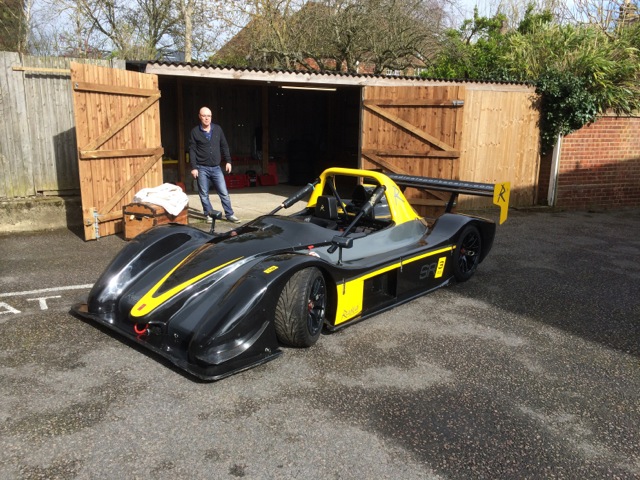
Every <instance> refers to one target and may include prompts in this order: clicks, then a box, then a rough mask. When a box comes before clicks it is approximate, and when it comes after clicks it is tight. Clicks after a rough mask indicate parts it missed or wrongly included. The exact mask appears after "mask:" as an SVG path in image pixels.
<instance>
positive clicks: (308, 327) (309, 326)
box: [275, 267, 327, 347]
mask: <svg viewBox="0 0 640 480" xmlns="http://www.w3.org/2000/svg"><path fill="white" fill-rule="evenodd" d="M326 311H327V285H326V283H325V281H324V277H323V276H322V273H321V272H320V270H318V269H317V268H315V267H311V268H305V269H304V270H300V271H299V272H296V273H295V274H294V275H293V276H292V277H291V278H290V279H289V281H288V282H287V284H286V285H285V286H284V288H283V289H282V293H281V294H280V298H279V299H278V304H277V306H276V315H275V327H276V334H277V335H278V340H280V342H282V343H284V344H286V345H290V346H292V347H310V346H311V345H313V344H315V343H316V342H317V341H318V338H319V337H320V332H321V331H322V326H323V325H324V319H325V315H326Z"/></svg>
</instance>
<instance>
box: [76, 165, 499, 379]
mask: <svg viewBox="0 0 640 480" xmlns="http://www.w3.org/2000/svg"><path fill="white" fill-rule="evenodd" d="M339 175H346V176H350V177H354V178H358V179H360V180H362V179H365V180H366V181H367V182H370V183H371V184H372V186H373V187H376V186H377V187H378V189H377V190H376V191H377V192H378V193H379V197H380V198H379V199H378V200H380V201H379V202H374V201H373V200H372V201H371V202H370V203H369V204H368V205H369V207H366V208H364V209H363V210H362V211H365V213H366V215H365V214H363V213H362V211H361V207H357V208H355V209H354V208H352V209H351V210H352V211H351V212H349V209H348V208H347V207H348V204H349V202H348V201H344V200H342V199H341V198H340V197H339V195H338V193H337V192H335V189H334V187H333V183H334V182H335V177H336V176H339ZM412 178H418V177H412ZM328 187H331V188H332V189H334V192H335V196H336V197H338V199H339V205H340V207H339V214H338V218H337V219H336V220H335V221H333V223H335V225H333V224H332V225H331V226H330V227H328V226H327V224H323V223H321V222H319V223H320V224H316V223H314V221H315V219H316V215H315V212H316V208H317V206H318V205H319V204H320V200H321V198H320V197H322V196H323V195H322V194H323V193H324V192H325V191H326V189H327V188H328ZM306 188H307V193H311V196H310V198H309V201H308V206H307V208H306V209H305V210H303V211H302V212H298V213H296V214H294V215H290V216H282V215H277V214H276V212H275V211H274V212H273V214H270V215H265V216H262V217H259V218H257V219H255V220H253V221H251V222H249V223H247V224H245V225H243V226H241V227H239V228H237V229H235V230H233V231H231V232H229V233H227V234H224V235H212V234H209V233H206V232H203V231H201V230H199V229H197V228H195V227H189V226H184V225H177V224H171V225H163V226H159V227H155V228H153V229H151V230H149V231H147V232H146V233H144V234H142V235H139V236H138V237H136V238H135V239H134V240H132V241H131V242H130V243H129V244H127V245H126V246H125V247H124V248H123V250H122V251H121V252H120V253H119V254H118V255H117V256H116V257H115V258H114V259H113V261H112V262H111V264H110V265H109V266H108V267H107V269H106V270H105V271H104V272H103V273H102V275H101V276H100V278H99V279H98V280H97V282H96V283H95V285H94V286H93V288H92V289H91V292H90V294H89V297H88V300H87V302H86V303H83V304H79V305H76V306H74V307H73V308H72V312H73V313H74V314H75V315H77V316H79V317H81V318H83V319H87V320H90V321H93V322H97V323H99V324H101V325H103V326H105V327H108V328H109V329H111V330H113V331H115V332H117V333H118V334H119V335H122V336H124V337H126V338H128V339H130V340H133V341H134V342H136V343H138V344H140V345H142V346H144V347H145V348H148V349H150V350H152V351H154V352H156V353H158V354H160V355H161V356H163V357H165V358H167V359H168V360H169V361H171V362H172V363H173V364H175V365H176V366H178V367H179V368H181V369H184V370H186V371H187V372H189V373H190V374H192V375H195V376H196V377H199V378H201V379H206V380H217V379H220V378H223V377H225V376H227V375H230V374H232V373H236V372H238V371H241V370H244V369H247V368H250V367H253V366H256V365H258V364H261V363H263V362H266V361H268V360H271V359H273V358H276V357H277V356H278V355H280V354H281V348H280V344H281V342H279V338H278V334H277V329H276V325H275V322H274V316H275V312H276V307H277V304H278V301H279V297H280V295H281V292H282V290H283V288H284V287H285V285H286V284H287V282H289V281H290V279H291V278H292V276H293V275H294V274H295V273H296V272H300V271H301V270H304V269H307V268H315V269H318V271H320V272H321V274H322V277H323V280H324V283H325V284H326V316H324V317H323V321H324V326H325V328H326V329H327V330H334V329H337V328H341V327H343V326H345V325H349V324H351V323H353V322H356V321H359V320H362V319H364V318H366V317H368V316H371V315H373V314H376V313H380V312H382V311H384V310H386V309H389V308H392V307H394V306H396V305H399V304H401V303H404V302H407V301H409V300H411V299H413V298H416V297H418V296H420V295H423V294H425V293H427V292H429V291H432V290H434V289H436V288H439V287H442V286H444V285H447V284H448V283H449V282H451V281H452V280H453V279H454V278H457V269H459V266H456V265H459V262H460V258H461V256H460V252H461V251H462V250H463V249H464V248H466V247H463V246H461V245H463V244H462V243H461V242H463V238H462V237H463V235H468V232H472V233H476V232H477V235H476V236H479V237H480V238H479V241H480V242H481V245H482V248H481V249H480V247H478V252H476V253H477V255H478V258H475V259H473V261H474V262H475V263H474V265H477V263H480V262H481V261H482V259H484V257H485V256H486V255H487V253H488V252H489V250H490V249H491V245H492V242H493V238H494V235H495V229H496V226H495V224H494V223H493V222H492V221H490V220H486V219H482V218H478V217H471V216H465V215H459V214H454V213H445V214H443V215H442V216H440V217H439V218H437V219H435V220H433V221H430V222H427V221H425V220H424V219H422V218H420V217H419V216H418V215H417V214H415V212H414V211H413V209H412V208H411V207H410V206H409V204H408V202H407V201H406V199H405V198H404V195H403V194H402V191H401V189H400V188H398V186H397V184H396V183H394V182H393V181H392V180H391V179H389V177H386V176H384V175H382V174H379V173H377V172H369V171H362V170H348V169H329V170H327V171H325V172H323V174H322V175H321V176H320V178H319V180H318V181H317V183H316V184H311V185H309V186H308V187H306ZM380 192H382V193H384V195H382V194H380ZM294 197H295V196H294ZM292 198H293V197H292ZM286 203H287V202H285V203H284V204H283V206H285V207H286V206H287V205H286ZM289 203H294V202H289ZM354 222H355V223H354ZM474 269H475V266H474ZM471 273H473V272H471ZM323 313H325V312H324V311H323Z"/></svg>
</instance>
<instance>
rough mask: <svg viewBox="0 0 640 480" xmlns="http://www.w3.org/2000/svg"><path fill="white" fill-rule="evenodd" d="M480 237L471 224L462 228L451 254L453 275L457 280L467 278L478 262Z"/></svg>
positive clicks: (480, 245) (464, 280)
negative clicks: (452, 254) (454, 249)
mask: <svg viewBox="0 0 640 480" xmlns="http://www.w3.org/2000/svg"><path fill="white" fill-rule="evenodd" d="M481 252H482V237H481V236H480V232H479V231H478V229H477V228H476V227H474V226H473V225H469V226H467V227H465V228H464V230H462V234H461V235H460V239H459V240H458V244H457V245H456V251H455V253H454V256H453V275H454V277H455V278H456V280H457V281H458V282H466V281H467V280H469V279H470V278H471V277H472V276H473V274H474V273H475V271H476V269H477V268H478V264H479V263H480V254H481Z"/></svg>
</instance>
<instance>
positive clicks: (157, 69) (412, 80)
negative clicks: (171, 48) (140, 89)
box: [145, 61, 531, 89]
mask: <svg viewBox="0 0 640 480" xmlns="http://www.w3.org/2000/svg"><path fill="white" fill-rule="evenodd" d="M145 72H146V73H154V74H158V75H177V76H190V77H200V78H217V79H228V80H239V81H243V80H244V81H258V82H269V83H274V84H297V85H305V84H306V85H312V84H313V85H332V86H338V85H339V86H367V85H378V86H386V85H389V86H391V85H447V84H448V85H461V84H464V85H466V86H468V87H469V86H481V85H486V86H490V85H493V86H496V87H499V86H502V87H508V86H512V88H513V87H515V88H517V89H522V88H523V87H525V88H531V85H530V84H527V83H523V82H508V81H499V80H484V81H477V80H468V79H457V80H452V79H443V78H421V77H408V76H389V75H380V74H364V73H347V72H316V71H308V70H284V69H277V68H255V67H234V66H226V65H212V64H210V63H193V62H192V63H187V62H167V61H152V62H147V63H146V68H145Z"/></svg>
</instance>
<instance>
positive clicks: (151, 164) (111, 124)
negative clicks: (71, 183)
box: [71, 63, 164, 240]
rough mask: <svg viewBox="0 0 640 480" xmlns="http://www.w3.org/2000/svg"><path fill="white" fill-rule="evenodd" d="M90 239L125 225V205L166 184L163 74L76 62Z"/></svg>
mask: <svg viewBox="0 0 640 480" xmlns="http://www.w3.org/2000/svg"><path fill="white" fill-rule="evenodd" d="M71 85H72V89H73V109H74V116H75V123H76V144H77V148H78V169H79V173H80V193H81V196H82V216H83V224H84V236H85V240H95V239H97V238H99V237H101V236H105V235H113V234H114V233H117V232H120V231H122V229H123V225H122V207H124V206H125V205H127V204H129V203H131V201H132V200H133V196H134V195H135V193H136V192H137V191H139V190H141V189H142V188H146V187H155V186H158V185H160V184H162V154H163V152H164V151H163V149H162V146H161V139H160V109H159V105H158V100H159V99H160V91H159V90H158V77H157V76H156V75H148V74H144V73H137V72H129V71H126V70H118V69H111V68H104V67H97V66H95V65H87V64H80V63H72V64H71Z"/></svg>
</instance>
